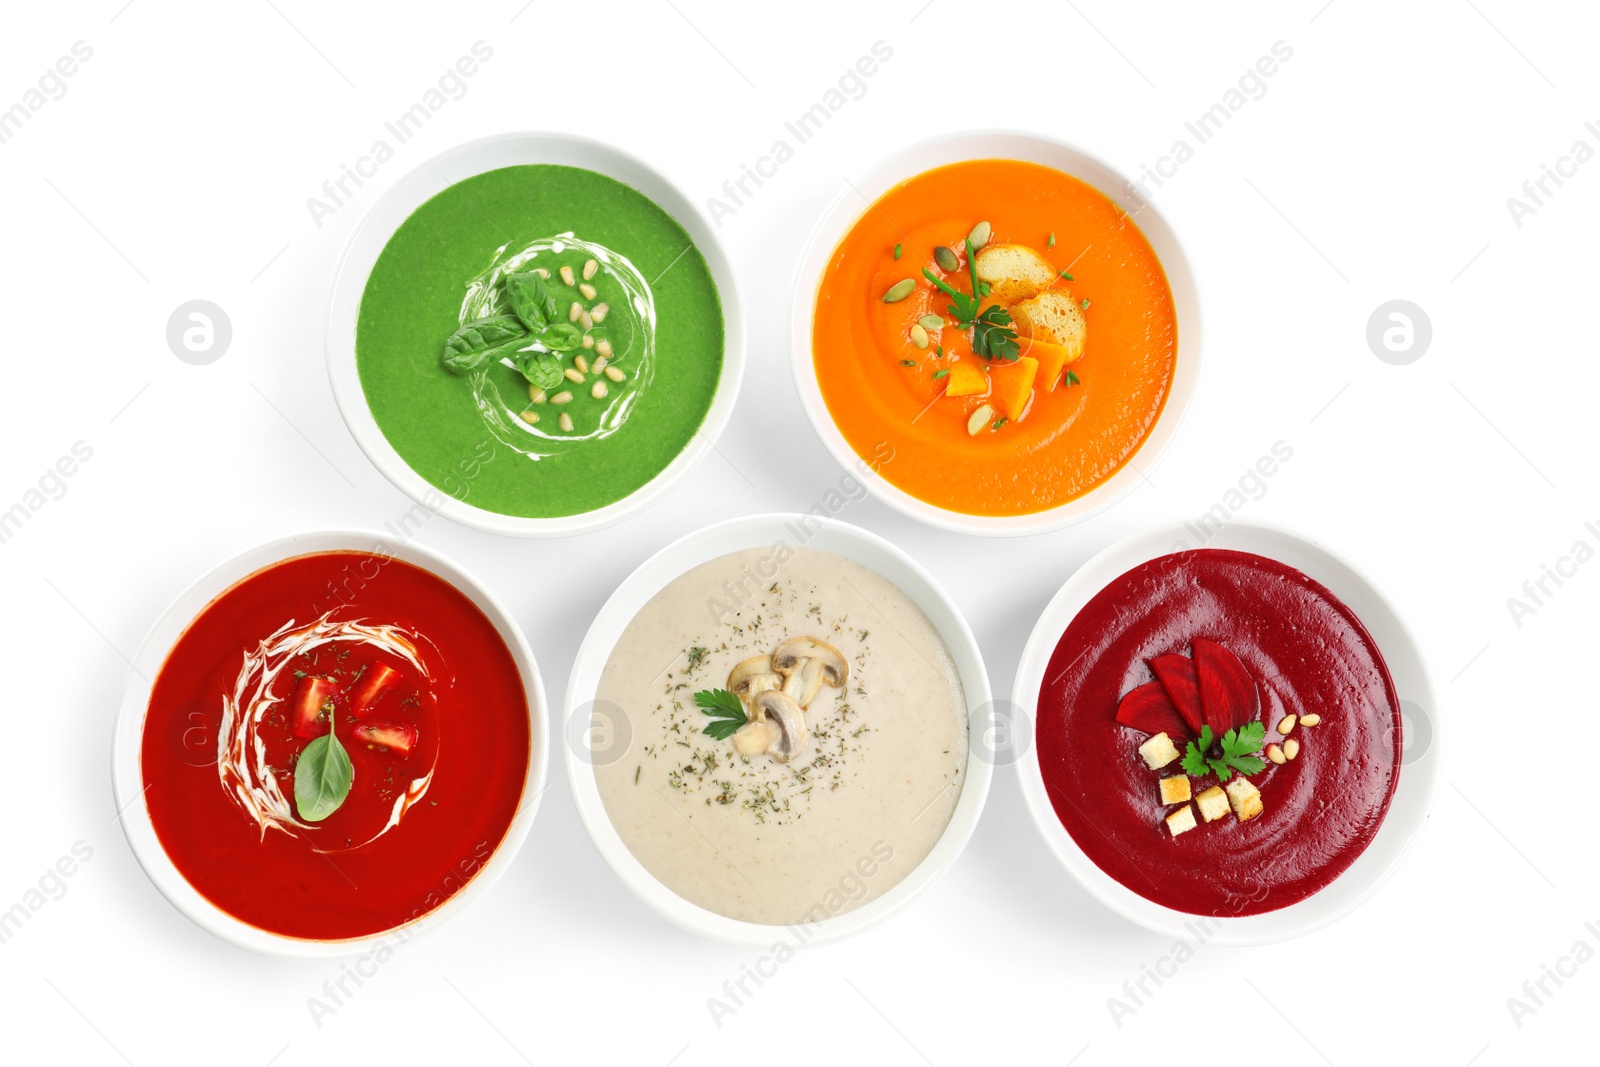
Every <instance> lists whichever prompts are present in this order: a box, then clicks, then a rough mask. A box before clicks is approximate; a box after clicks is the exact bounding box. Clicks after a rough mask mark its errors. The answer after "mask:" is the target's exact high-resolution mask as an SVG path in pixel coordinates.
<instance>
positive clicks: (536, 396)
mask: <svg viewBox="0 0 1600 1067" xmlns="http://www.w3.org/2000/svg"><path fill="white" fill-rule="evenodd" d="M528 399H529V400H531V401H533V402H534V403H535V404H543V403H544V390H543V389H540V388H539V387H538V386H537V385H530V386H528Z"/></svg>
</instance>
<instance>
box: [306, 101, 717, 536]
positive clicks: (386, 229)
mask: <svg viewBox="0 0 1600 1067" xmlns="http://www.w3.org/2000/svg"><path fill="white" fill-rule="evenodd" d="M532 163H553V164H559V165H563V166H569V167H582V168H584V169H586V170H592V171H595V172H596V173H599V174H604V175H606V176H607V177H609V178H615V179H616V180H617V181H620V182H622V183H623V184H624V185H628V186H631V187H632V188H633V189H635V190H637V191H639V192H641V193H643V194H644V195H645V196H647V197H649V198H650V199H651V200H653V201H654V202H655V203H656V205H657V206H659V207H660V208H661V209H662V210H664V211H665V212H666V213H667V214H669V215H671V216H672V217H673V219H675V220H676V221H677V223H678V225H680V226H682V227H683V228H684V230H686V231H687V232H688V234H689V238H690V240H692V241H693V242H694V245H695V247H696V248H697V249H698V250H699V251H700V254H701V255H702V256H703V257H704V258H705V261H706V266H707V267H708V268H709V269H710V271H711V277H712V278H713V279H714V280H715V281H716V284H717V291H718V295H719V296H720V297H721V300H722V329H723V352H722V377H721V378H720V379H719V381H718V383H717V391H716V393H715V394H714V395H713V397H712V400H711V406H710V408H709V409H708V410H707V411H706V417H705V421H704V422H703V423H701V425H700V429H699V431H698V432H697V433H695V435H694V436H693V437H692V438H690V440H689V443H688V444H687V445H685V446H684V449H683V451H682V452H680V453H678V455H677V457H676V458H674V459H673V460H672V462H671V463H669V464H667V466H666V467H664V468H663V469H662V470H661V472H660V473H659V474H657V475H656V476H655V477H654V478H652V479H651V480H650V481H648V482H646V483H645V484H644V485H642V486H640V487H639V488H638V489H636V490H634V491H633V492H632V493H630V494H629V495H628V496H626V497H624V498H623V499H621V500H618V501H616V502H614V503H611V504H607V505H606V506H605V507H602V508H597V509H595V510H594V511H585V512H581V513H579V514H577V515H563V516H557V517H553V518H529V517H526V516H518V515H504V514H501V513H500V512H497V511H489V510H486V509H484V508H480V507H477V506H475V505H473V504H468V503H466V502H465V501H462V500H457V499H456V498H455V497H453V496H450V495H449V494H448V493H444V492H441V491H440V490H439V489H438V488H436V487H435V486H434V485H433V484H432V483H430V482H428V481H427V480H425V479H424V478H423V477H422V476H421V475H419V474H418V473H417V472H416V471H414V470H412V469H411V467H410V465H409V464H407V463H406V461H405V460H404V459H403V458H401V456H400V453H399V452H397V451H395V448H394V446H393V445H391V444H390V443H389V439H388V438H387V437H385V436H384V435H383V431H382V430H381V429H379V428H378V423H377V421H376V420H375V419H374V418H373V417H372V410H371V409H370V408H369V407H368V406H367V398H366V394H365V393H364V392H363V391H362V388H361V379H360V376H359V374H358V373H357V371H356V321H357V316H358V315H359V314H360V311H361V297H362V294H363V293H364V292H365V290H366V287H367V277H368V275H369V274H371V273H372V267H373V264H375V263H376V262H377V259H378V256H379V254H380V253H382V251H383V248H384V245H386V244H388V242H389V238H390V237H392V236H394V232H395V231H396V230H397V229H399V228H400V225H401V224H402V223H404V222H405V220H406V219H408V218H409V217H410V216H411V214H412V212H414V211H416V209H417V208H419V207H421V206H422V205H423V204H424V203H425V202H427V201H428V200H430V199H432V198H433V197H434V196H435V195H437V194H438V193H440V192H442V191H444V190H445V189H447V188H449V187H450V186H452V185H454V184H455V183H457V182H459V181H464V180H465V179H467V178H471V177H473V176H474V175H477V174H482V173H484V172H486V171H491V170H497V169H499V168H501V167H515V166H522V165H525V164H532ZM327 351H328V378H329V380H330V381H331V382H332V384H333V398H334V400H335V401H336V402H337V403H338V405H339V414H340V415H342V416H343V417H344V421H345V425H347V426H348V427H349V428H350V434H351V436H353V437H354V438H355V439H356V444H358V445H360V446H361V451H363V452H365V453H366V454H367V458H368V459H370V460H371V461H372V464H373V466H375V467H377V468H378V470H379V471H380V472H381V473H382V474H383V476H384V477H385V478H388V479H389V480H390V481H391V482H393V483H394V484H395V486H396V487H397V488H398V489H400V491H401V492H403V493H405V494H406V495H407V496H409V497H411V499H413V500H416V501H418V502H420V503H422V504H425V505H426V506H428V507H430V508H432V509H434V510H435V511H437V512H438V513H439V514H441V515H443V516H445V517H446V518H449V519H453V520H454V521H456V522H459V523H461V524H463V525H465V526H471V527H474V528H475V529H479V530H486V531H488V532H489V533H497V534H507V535H511V536H516V537H559V536H563V535H566V534H576V533H586V532H588V531H591V530H598V529H600V528H601V527H604V526H609V525H611V524H612V523H615V522H620V521H622V520H623V519H625V518H627V517H628V516H630V515H634V514H636V513H638V512H640V511H643V510H644V509H645V508H647V507H649V506H650V505H651V504H652V503H654V502H655V501H656V500H658V499H660V498H661V497H662V496H663V495H664V494H665V493H666V492H667V490H669V489H670V488H672V486H673V484H674V483H675V482H677V480H678V479H679V478H681V477H682V476H683V474H684V472H685V471H687V470H688V469H689V468H690V467H692V466H693V465H694V464H695V463H696V462H697V461H698V460H699V459H700V458H701V457H702V456H703V455H705V453H706V452H707V451H708V450H710V449H711V448H712V447H713V446H714V444H715V442H716V439H717V437H718V435H719V434H721V433H722V429H723V427H724V426H726V425H727V423H728V417H729V415H731V414H732V413H733V405H734V401H735V399H736V398H737V397H738V395H739V383H740V382H741V380H742V379H743V377H744V352H745V326H744V311H743V304H742V303H741V301H740V298H739V286H738V283H737V281H736V279H735V277H734V273H733V268H732V266H731V265H730V264H729V263H728V257H727V254H726V253H725V252H724V251H723V248H722V244H721V242H720V241H718V240H717V235H716V229H715V228H714V227H713V226H712V225H711V223H710V222H708V221H707V220H706V218H705V216H703V215H702V214H701V213H700V211H699V209H698V208H696V207H695V206H694V204H693V202H691V201H690V200H689V198H688V197H686V196H685V195H684V194H683V193H681V192H680V191H679V190H678V188H677V187H676V186H674V185H673V184H672V183H671V182H669V181H668V180H667V179H666V178H665V177H663V176H662V175H661V174H660V173H659V172H657V171H655V170H654V169H652V168H651V167H650V166H649V165H648V164H646V163H644V162H643V161H641V160H639V159H636V158H635V157H633V156H631V155H629V154H627V153H626V152H623V151H621V150H619V149H616V148H612V147H611V146H610V145H605V144H601V143H600V142H598V141H591V140H588V139H586V138H583V137H576V136H573V135H571V134H560V133H506V134H499V135H497V136H494V137H485V138H483V139H482V140H478V141H470V142H468V143H466V144H463V145H458V146H456V147H455V148H451V149H449V150H448V151H445V152H443V153H441V154H439V155H437V156H434V157H433V158H432V159H430V160H428V161H427V162H426V163H424V164H422V165H421V166H419V167H418V168H417V169H416V170H414V171H412V172H411V173H409V174H407V175H406V176H405V177H403V178H401V179H400V180H399V181H397V182H396V183H395V184H394V185H393V186H391V187H390V188H389V189H388V190H387V191H385V192H384V194H383V195H382V196H380V197H379V198H378V200H377V202H376V203H374V204H373V206H372V210H370V211H369V212H368V213H367V216H366V217H365V218H364V219H362V220H361V224H360V225H359V226H357V227H356V230H355V233H354V234H353V235H352V236H351V238H350V244H349V246H348V247H347V248H346V249H345V252H344V258H343V259H342V260H341V261H340V263H339V269H338V272H337V274H336V275H335V278H334V283H333V299H332V301H331V303H330V304H329V307H328V324H327Z"/></svg>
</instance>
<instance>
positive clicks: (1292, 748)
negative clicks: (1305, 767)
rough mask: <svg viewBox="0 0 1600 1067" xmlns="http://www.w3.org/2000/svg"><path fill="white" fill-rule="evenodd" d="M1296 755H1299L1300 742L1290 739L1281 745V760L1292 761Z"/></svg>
mask: <svg viewBox="0 0 1600 1067" xmlns="http://www.w3.org/2000/svg"><path fill="white" fill-rule="evenodd" d="M1298 755H1300V742H1298V741H1296V740H1295V739H1294V738H1292V737H1291V738H1289V740H1287V741H1285V742H1284V743H1283V758H1284V759H1294V758H1295V757H1296V756H1298Z"/></svg>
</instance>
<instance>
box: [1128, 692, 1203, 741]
mask: <svg viewBox="0 0 1600 1067" xmlns="http://www.w3.org/2000/svg"><path fill="white" fill-rule="evenodd" d="M1117 721H1118V722H1120V723H1121V724H1122V725H1124V726H1131V727H1133V728H1134V729H1135V730H1143V731H1144V732H1145V733H1147V734H1151V735H1152V736H1153V735H1155V734H1166V735H1167V736H1168V737H1170V738H1172V741H1173V743H1174V744H1177V745H1181V744H1183V743H1184V742H1185V741H1187V740H1189V739H1190V738H1191V737H1193V736H1194V734H1192V733H1190V731H1189V725H1188V724H1187V723H1186V722H1184V721H1183V716H1182V715H1179V714H1178V709H1177V708H1176V707H1174V706H1173V704H1172V699H1171V698H1170V697H1168V696H1167V691H1166V690H1165V689H1163V688H1161V683H1160V682H1146V683H1145V684H1144V685H1141V686H1139V688H1137V689H1134V690H1131V691H1129V692H1128V693H1127V694H1126V695H1124V696H1123V698H1122V701H1121V703H1119V704H1118V705H1117Z"/></svg>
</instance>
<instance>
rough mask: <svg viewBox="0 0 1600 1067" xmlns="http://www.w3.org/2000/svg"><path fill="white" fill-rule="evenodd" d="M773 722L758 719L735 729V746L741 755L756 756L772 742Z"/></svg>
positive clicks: (735, 749)
mask: <svg viewBox="0 0 1600 1067" xmlns="http://www.w3.org/2000/svg"><path fill="white" fill-rule="evenodd" d="M772 733H773V731H772V724H771V723H768V722H766V721H765V720H761V719H757V720H754V721H751V722H747V723H745V724H744V725H743V726H741V727H739V729H738V730H736V731H734V734H733V748H734V751H736V752H738V753H739V755H741V756H756V755H760V754H761V753H763V752H765V751H766V750H767V747H768V746H769V745H771V744H772Z"/></svg>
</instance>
